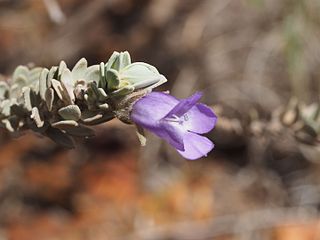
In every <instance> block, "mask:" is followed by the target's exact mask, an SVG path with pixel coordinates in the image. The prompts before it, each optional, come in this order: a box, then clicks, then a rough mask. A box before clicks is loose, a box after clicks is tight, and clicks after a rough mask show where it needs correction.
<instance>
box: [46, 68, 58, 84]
mask: <svg viewBox="0 0 320 240" xmlns="http://www.w3.org/2000/svg"><path fill="white" fill-rule="evenodd" d="M55 75H58V67H56V66H55V67H52V68H50V71H49V73H48V76H47V86H48V87H51V80H52V79H54V78H55ZM57 78H58V76H56V79H57Z"/></svg>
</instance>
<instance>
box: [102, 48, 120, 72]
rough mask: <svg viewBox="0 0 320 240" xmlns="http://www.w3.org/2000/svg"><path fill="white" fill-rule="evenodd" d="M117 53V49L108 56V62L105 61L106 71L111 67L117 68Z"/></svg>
mask: <svg viewBox="0 0 320 240" xmlns="http://www.w3.org/2000/svg"><path fill="white" fill-rule="evenodd" d="M119 55H120V53H118V52H117V51H114V52H113V53H112V55H111V57H110V58H109V60H108V62H107V63H106V67H105V69H106V71H108V70H110V69H111V68H113V69H116V70H117V69H119Z"/></svg>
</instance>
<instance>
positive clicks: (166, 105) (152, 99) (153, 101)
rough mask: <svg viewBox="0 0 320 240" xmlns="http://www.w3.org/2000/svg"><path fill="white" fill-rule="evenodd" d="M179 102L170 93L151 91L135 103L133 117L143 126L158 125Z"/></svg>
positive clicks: (133, 119) (151, 126)
mask: <svg viewBox="0 0 320 240" xmlns="http://www.w3.org/2000/svg"><path fill="white" fill-rule="evenodd" d="M178 102H179V101H178V100H177V99H176V98H174V97H173V96H171V95H169V94H165V93H161V92H151V93H149V94H148V95H146V96H144V97H143V98H141V99H139V100H138V101H137V102H136V103H135V104H134V105H133V107H132V111H131V119H132V121H134V122H135V123H136V124H138V125H140V126H141V127H145V128H153V127H157V124H158V121H159V120H160V119H162V118H163V117H164V116H166V114H167V113H168V112H170V110H171V109H172V108H173V107H174V106H175V105H177V104H178Z"/></svg>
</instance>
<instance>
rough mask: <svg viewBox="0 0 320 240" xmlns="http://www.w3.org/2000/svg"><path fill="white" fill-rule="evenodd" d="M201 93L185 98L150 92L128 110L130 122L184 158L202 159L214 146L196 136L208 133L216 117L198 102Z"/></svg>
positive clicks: (205, 139)
mask: <svg viewBox="0 0 320 240" xmlns="http://www.w3.org/2000/svg"><path fill="white" fill-rule="evenodd" d="M201 97H202V94H201V93H200V92H197V93H195V94H194V95H192V96H191V97H189V98H186V99H182V100H179V99H176V98H175V97H173V96H171V95H169V94H165V93H161V92H151V93H149V94H147V95H146V96H144V97H143V98H141V99H139V100H138V101H137V102H135V104H134V105H133V107H132V112H131V119H132V121H134V122H135V123H136V124H137V125H139V126H140V127H142V128H145V129H147V130H149V131H151V132H153V133H154V134H156V135H157V136H159V137H160V138H163V139H164V140H166V141H167V142H168V143H169V144H171V145H172V146H173V147H175V148H176V149H177V150H178V152H179V153H180V154H181V155H182V156H183V157H185V158H187V159H190V160H194V159H197V158H200V157H202V156H206V155H207V153H208V152H210V151H211V150H212V149H213V147H214V144H213V143H212V142H211V141H210V140H209V139H208V138H206V137H203V136H201V135H200V134H203V133H207V132H209V131H210V130H211V129H212V128H213V127H214V126H215V124H216V121H217V116H216V115H215V114H214V112H213V111H212V110H211V109H210V108H209V107H207V106H206V105H204V104H202V103H198V101H199V100H200V98H201Z"/></svg>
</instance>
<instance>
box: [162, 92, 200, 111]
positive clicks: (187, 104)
mask: <svg viewBox="0 0 320 240" xmlns="http://www.w3.org/2000/svg"><path fill="white" fill-rule="evenodd" d="M201 97H202V93H201V92H196V93H195V94H193V95H192V96H190V97H188V98H186V99H182V100H180V102H179V103H178V104H177V105H176V106H175V107H174V108H173V109H172V110H171V111H170V112H169V113H168V114H167V115H166V116H165V117H170V116H172V115H176V116H178V117H181V116H182V115H183V114H185V113H186V112H187V111H189V109H190V108H192V107H193V106H194V105H195V104H196V103H197V102H198V101H199V100H200V98H201Z"/></svg>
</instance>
